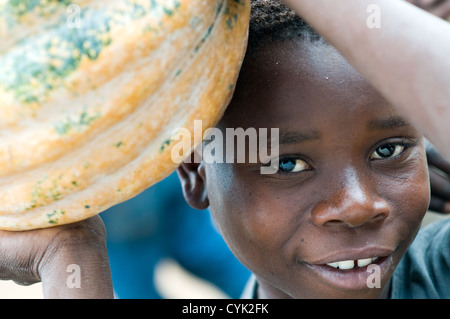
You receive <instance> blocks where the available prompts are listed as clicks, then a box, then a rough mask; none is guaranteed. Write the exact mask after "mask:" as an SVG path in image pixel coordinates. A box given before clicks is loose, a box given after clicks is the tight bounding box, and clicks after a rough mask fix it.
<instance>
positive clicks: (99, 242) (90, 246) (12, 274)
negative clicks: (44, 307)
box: [0, 216, 113, 298]
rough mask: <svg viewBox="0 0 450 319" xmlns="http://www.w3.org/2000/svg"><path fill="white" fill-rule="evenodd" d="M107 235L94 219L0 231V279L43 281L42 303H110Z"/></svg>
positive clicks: (27, 282)
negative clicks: (70, 300)
mask: <svg viewBox="0 0 450 319" xmlns="http://www.w3.org/2000/svg"><path fill="white" fill-rule="evenodd" d="M105 236H106V234H105V229H104V225H103V222H102V221H101V219H100V218H99V217H98V216H96V217H93V218H90V219H88V220H85V221H82V222H78V223H75V224H70V225H63V226H58V227H54V228H47V229H39V230H31V231H24V232H11V231H0V279H3V280H14V281H15V282H17V283H19V284H23V285H28V284H32V283H35V282H39V281H41V282H42V287H43V293H44V297H45V298H113V289H112V281H111V273H110V268H109V260H108V255H107V251H106V241H105Z"/></svg>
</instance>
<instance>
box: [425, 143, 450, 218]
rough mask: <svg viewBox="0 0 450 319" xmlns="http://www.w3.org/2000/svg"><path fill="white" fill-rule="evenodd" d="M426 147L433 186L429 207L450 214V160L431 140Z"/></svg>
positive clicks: (431, 184)
mask: <svg viewBox="0 0 450 319" xmlns="http://www.w3.org/2000/svg"><path fill="white" fill-rule="evenodd" d="M425 148H426V151H427V160H428V169H429V173H430V186H431V201H430V207H429V209H430V210H432V211H435V212H438V213H443V214H450V175H449V174H450V162H448V161H447V160H445V159H444V158H443V157H442V156H441V155H440V154H439V153H438V151H437V150H436V149H435V148H434V146H433V145H432V144H431V143H430V142H428V141H426V142H425Z"/></svg>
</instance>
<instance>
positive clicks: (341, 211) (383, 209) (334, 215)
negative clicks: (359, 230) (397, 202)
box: [312, 169, 390, 227]
mask: <svg viewBox="0 0 450 319" xmlns="http://www.w3.org/2000/svg"><path fill="white" fill-rule="evenodd" d="M331 182H334V183H335V184H334V185H332V186H330V187H329V188H328V195H327V196H325V197H326V199H324V200H321V201H319V202H318V203H317V204H316V205H315V206H314V208H313V210H312V219H313V222H314V224H315V225H318V226H347V227H358V226H361V225H363V224H366V223H374V222H380V221H382V220H384V219H386V218H387V217H388V216H389V214H390V205H389V203H388V202H387V201H386V200H385V199H383V198H381V197H380V196H379V195H377V194H376V192H374V191H373V189H374V185H373V183H371V181H370V178H369V177H365V176H362V174H360V173H358V172H357V171H356V170H355V169H347V170H346V171H344V173H343V174H342V175H341V177H340V178H339V179H338V180H333V181H331ZM330 184H331V183H329V185H330ZM336 185H341V187H339V186H336Z"/></svg>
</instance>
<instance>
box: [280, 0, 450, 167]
mask: <svg viewBox="0 0 450 319" xmlns="http://www.w3.org/2000/svg"><path fill="white" fill-rule="evenodd" d="M284 2H285V3H286V4H287V5H288V6H290V7H291V8H292V9H294V10H295V11H296V12H297V13H298V14H299V15H300V16H302V17H303V18H304V19H305V20H306V21H307V22H308V23H309V24H311V25H312V26H313V27H314V28H315V29H316V30H317V31H318V32H319V33H320V34H322V36H324V37H325V38H326V39H327V40H328V41H329V42H330V43H331V44H333V45H334V46H335V47H336V48H337V49H338V50H339V51H340V52H341V54H342V55H343V56H344V57H345V58H346V59H347V60H348V61H349V62H350V63H351V64H352V65H353V66H354V67H355V68H356V69H358V70H359V71H360V72H361V74H363V75H364V76H365V77H366V79H367V80H368V81H370V82H371V83H372V85H373V86H374V87H375V88H376V89H378V91H379V92H380V93H381V94H383V95H384V96H385V98H386V99H387V100H388V101H390V102H391V103H392V104H393V105H394V106H395V107H397V109H398V110H399V112H400V113H402V114H403V115H404V116H405V117H406V118H408V119H409V120H410V121H411V122H412V123H414V124H415V125H416V126H417V127H418V128H419V129H420V130H421V131H422V132H423V133H424V134H425V135H426V136H427V137H428V138H429V139H430V141H431V142H432V143H433V144H434V145H435V146H436V148H437V149H438V150H439V151H440V152H441V153H442V154H443V155H444V156H445V157H446V158H447V159H450V125H449V124H448V121H449V120H450V23H448V22H446V21H444V20H442V19H440V18H438V17H436V16H434V15H432V14H430V13H427V12H425V11H424V10H422V9H419V8H417V7H416V6H414V5H412V4H410V3H408V2H406V1H403V0H359V1H336V0H314V1H312V0H284ZM377 14H379V16H378V18H379V20H378V21H374V20H371V19H375V18H377V17H376V15H377ZM372 22H379V24H378V25H377V24H376V23H372Z"/></svg>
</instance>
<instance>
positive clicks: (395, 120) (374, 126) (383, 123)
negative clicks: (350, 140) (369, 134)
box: [368, 116, 411, 130]
mask: <svg viewBox="0 0 450 319" xmlns="http://www.w3.org/2000/svg"><path fill="white" fill-rule="evenodd" d="M407 126H411V124H410V123H409V122H408V121H406V120H405V119H403V118H402V117H400V116H391V117H386V118H381V119H376V120H372V121H370V122H369V125H368V127H369V129H371V130H385V129H393V128H402V127H407Z"/></svg>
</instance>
